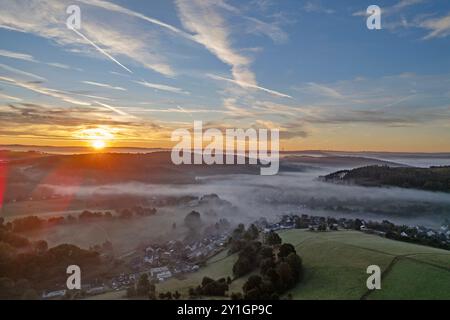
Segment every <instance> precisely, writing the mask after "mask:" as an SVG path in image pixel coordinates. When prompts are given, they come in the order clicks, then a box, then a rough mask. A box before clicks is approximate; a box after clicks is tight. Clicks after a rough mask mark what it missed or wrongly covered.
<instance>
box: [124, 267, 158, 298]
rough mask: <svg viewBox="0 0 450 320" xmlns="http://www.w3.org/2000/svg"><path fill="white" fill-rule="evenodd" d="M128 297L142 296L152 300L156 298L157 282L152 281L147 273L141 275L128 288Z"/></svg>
mask: <svg viewBox="0 0 450 320" xmlns="http://www.w3.org/2000/svg"><path fill="white" fill-rule="evenodd" d="M127 297H128V298H135V297H142V298H148V299H151V300H155V299H156V286H155V283H154V282H152V281H150V280H149V278H148V275H147V274H146V273H144V274H142V275H141V276H140V277H139V280H138V282H137V283H136V284H135V285H134V286H131V287H129V288H128V289H127Z"/></svg>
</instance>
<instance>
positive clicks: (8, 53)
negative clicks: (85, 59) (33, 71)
mask: <svg viewBox="0 0 450 320" xmlns="http://www.w3.org/2000/svg"><path fill="white" fill-rule="evenodd" d="M0 27H4V26H1V25H0ZM0 56H2V57H6V58H11V59H17V60H23V61H27V62H34V63H40V61H39V60H36V59H35V58H34V57H33V56H32V55H30V54H26V53H20V52H14V51H9V50H1V49H0ZM43 63H45V64H46V65H49V66H51V67H55V68H60V69H72V68H71V67H70V66H68V65H65V64H62V63H58V62H43ZM76 70H80V69H76Z"/></svg>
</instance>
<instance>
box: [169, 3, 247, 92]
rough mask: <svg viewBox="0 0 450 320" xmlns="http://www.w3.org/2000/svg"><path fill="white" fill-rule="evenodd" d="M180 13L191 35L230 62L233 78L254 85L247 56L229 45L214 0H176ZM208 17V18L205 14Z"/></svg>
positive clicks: (225, 28) (222, 20)
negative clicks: (212, 0)
mask: <svg viewBox="0 0 450 320" xmlns="http://www.w3.org/2000/svg"><path fill="white" fill-rule="evenodd" d="M176 4H177V8H178V12H179V17H180V20H181V22H182V23H183V25H184V27H185V28H186V29H188V30H189V31H191V32H193V33H194V36H193V38H194V39H195V41H197V42H198V43H200V44H202V45H203V46H205V48H206V49H208V50H209V51H210V52H211V53H213V54H214V55H215V56H216V57H217V58H219V59H220V60H221V61H222V62H224V63H226V64H228V65H230V66H231V72H232V74H233V78H234V80H236V81H238V83H247V84H250V85H256V79H255V75H254V74H253V73H252V72H251V70H250V68H249V67H250V63H251V61H250V59H249V58H248V57H245V56H243V55H241V54H240V53H238V52H237V51H236V50H235V49H234V48H233V47H232V45H231V39H230V38H231V33H230V30H229V28H228V26H227V22H226V21H225V19H224V17H223V16H222V15H221V14H220V13H219V8H220V7H218V6H217V5H216V4H215V3H214V2H210V1H202V0H177V1H176ZM206 17H207V18H206Z"/></svg>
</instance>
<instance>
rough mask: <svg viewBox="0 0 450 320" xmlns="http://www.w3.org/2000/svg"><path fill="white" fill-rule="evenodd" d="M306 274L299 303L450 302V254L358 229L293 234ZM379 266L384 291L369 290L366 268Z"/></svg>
mask: <svg viewBox="0 0 450 320" xmlns="http://www.w3.org/2000/svg"><path fill="white" fill-rule="evenodd" d="M280 235H281V238H282V239H283V242H289V243H292V244H294V245H295V248H296V250H297V252H298V253H299V254H300V256H301V257H302V258H303V264H304V268H305V276H304V280H303V281H302V283H300V284H299V285H298V286H297V287H296V288H294V289H293V290H291V294H292V296H293V298H294V299H361V298H363V299H450V290H449V288H448V283H450V252H449V251H445V250H441V249H435V248H431V247H425V246H420V245H414V244H409V243H404V242H399V241H393V240H389V239H386V238H382V237H379V236H375V235H368V234H364V233H361V232H358V231H338V232H325V233H317V232H310V231H306V230H296V229H293V230H288V231H285V232H281V233H280ZM373 264H374V265H378V266H379V267H380V268H381V271H382V282H381V287H382V289H381V290H377V291H368V290H367V288H366V280H367V277H368V276H369V275H368V274H366V268H367V267H368V266H369V265H373Z"/></svg>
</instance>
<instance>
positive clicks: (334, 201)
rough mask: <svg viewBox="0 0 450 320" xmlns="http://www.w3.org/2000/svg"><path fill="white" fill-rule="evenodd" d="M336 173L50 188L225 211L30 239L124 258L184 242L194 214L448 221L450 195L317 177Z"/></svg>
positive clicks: (185, 209) (166, 214)
mask: <svg viewBox="0 0 450 320" xmlns="http://www.w3.org/2000/svg"><path fill="white" fill-rule="evenodd" d="M333 171H336V168H326V167H321V168H318V169H309V170H304V171H302V172H280V173H279V174H278V175H276V176H255V175H245V174H236V175H233V174H231V175H230V174H228V175H210V176H201V177H197V178H196V183H194V184H174V185H170V184H146V183H134V182H129V183H121V184H112V185H102V186H79V187H61V186H49V187H52V188H55V192H57V193H60V194H63V195H66V196H69V195H70V196H71V197H73V198H76V199H96V198H102V197H107V198H108V197H110V198H111V199H114V198H115V197H118V196H126V195H129V196H132V197H137V198H138V199H149V200H152V199H158V198H161V197H180V198H181V197H185V196H193V197H196V198H198V199H200V198H201V197H202V196H204V195H208V194H216V195H217V196H219V198H220V199H222V200H224V202H225V205H220V206H218V205H217V204H216V203H208V202H207V201H203V202H201V201H200V202H199V201H191V202H189V203H181V204H177V205H166V206H161V207H158V208H157V209H158V212H157V214H156V215H154V216H149V217H139V218H136V219H132V220H130V221H124V220H115V221H112V222H108V221H103V222H97V223H89V224H81V225H68V226H60V227H57V228H52V229H47V230H44V231H39V232H36V233H34V234H33V235H32V236H33V237H36V238H45V239H46V240H47V241H48V242H49V244H51V245H56V244H59V243H63V242H70V243H75V244H78V245H80V246H82V247H89V246H91V245H94V244H99V243H102V242H103V241H105V240H109V241H111V242H112V243H113V245H114V248H115V250H116V254H117V255H121V254H124V253H126V252H128V251H130V250H133V249H135V248H136V246H137V245H139V244H142V243H151V242H162V241H168V240H182V239H183V238H184V237H185V236H186V234H187V229H186V228H185V227H184V223H183V219H184V217H185V216H186V215H187V214H188V213H189V212H190V211H192V210H196V211H198V212H200V214H201V218H202V222H203V226H204V227H206V226H208V225H210V224H214V223H215V222H217V221H218V220H219V219H220V218H226V219H227V220H228V221H230V222H231V223H232V224H238V223H246V224H247V223H251V222H253V221H255V220H256V219H259V218H261V217H265V218H267V219H268V220H269V221H270V220H272V221H276V220H277V219H278V218H279V217H280V216H281V215H283V214H290V213H292V214H298V215H301V214H309V215H318V216H334V217H346V218H360V219H366V220H376V221H381V220H383V219H387V220H390V221H392V222H394V223H396V224H406V225H424V226H428V227H432V228H438V227H439V226H440V225H441V224H442V223H443V222H444V221H445V219H446V218H450V195H449V194H447V193H440V192H428V191H420V190H413V189H402V188H381V187H370V188H369V187H361V186H352V185H341V184H333V183H327V182H323V181H320V180H319V179H318V177H319V176H322V175H326V174H328V173H330V172H333ZM86 209H88V208H86ZM106 209H108V208H105V210H106ZM94 211H95V210H94ZM72 213H73V212H72ZM56 214H57V213H55V215H56ZM60 214H64V212H61V213H60ZM66 214H68V213H66ZM174 225H176V227H175V228H174Z"/></svg>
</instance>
